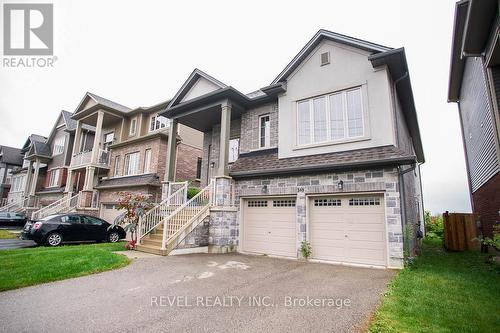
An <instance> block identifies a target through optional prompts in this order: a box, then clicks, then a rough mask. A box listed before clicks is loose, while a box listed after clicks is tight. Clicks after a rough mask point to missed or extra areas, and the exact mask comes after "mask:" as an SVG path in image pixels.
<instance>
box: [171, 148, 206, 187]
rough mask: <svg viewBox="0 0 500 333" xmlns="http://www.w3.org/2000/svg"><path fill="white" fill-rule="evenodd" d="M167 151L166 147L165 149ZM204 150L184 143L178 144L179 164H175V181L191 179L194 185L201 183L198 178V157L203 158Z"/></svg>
mask: <svg viewBox="0 0 500 333" xmlns="http://www.w3.org/2000/svg"><path fill="white" fill-rule="evenodd" d="M165 152H166V149H165ZM201 156H202V151H201V149H199V148H196V147H193V146H190V145H186V144H183V143H182V142H181V143H180V144H179V145H178V146H177V164H176V166H175V181H178V182H180V181H186V180H188V181H191V182H192V183H193V185H199V181H197V180H196V170H197V166H198V158H201Z"/></svg>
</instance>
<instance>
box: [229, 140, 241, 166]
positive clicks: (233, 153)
mask: <svg viewBox="0 0 500 333" xmlns="http://www.w3.org/2000/svg"><path fill="white" fill-rule="evenodd" d="M239 155H240V139H239V138H238V139H231V140H229V158H228V162H229V163H233V162H235V161H236V160H237V159H238V156H239Z"/></svg>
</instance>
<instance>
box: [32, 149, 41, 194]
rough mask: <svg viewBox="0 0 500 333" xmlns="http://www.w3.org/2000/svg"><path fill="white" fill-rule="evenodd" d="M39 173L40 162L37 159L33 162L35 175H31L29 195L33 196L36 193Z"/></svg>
mask: <svg viewBox="0 0 500 333" xmlns="http://www.w3.org/2000/svg"><path fill="white" fill-rule="evenodd" d="M39 173H40V160H39V159H38V158H37V159H36V160H35V173H34V174H33V179H32V180H31V189H30V195H32V196H34V195H35V192H36V183H37V182H38V174H39Z"/></svg>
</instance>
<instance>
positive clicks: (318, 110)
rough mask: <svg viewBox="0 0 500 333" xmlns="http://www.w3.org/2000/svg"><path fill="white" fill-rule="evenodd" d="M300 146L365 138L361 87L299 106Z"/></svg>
mask: <svg viewBox="0 0 500 333" xmlns="http://www.w3.org/2000/svg"><path fill="white" fill-rule="evenodd" d="M297 123H298V138H297V139H298V140H297V142H298V144H299V145H307V144H315V143H323V142H331V141H339V140H347V139H351V138H357V137H362V136H364V119H363V101H362V97H361V87H358V88H354V89H348V90H344V91H340V92H337V93H334V94H330V95H324V96H320V97H316V98H311V99H308V100H303V101H300V102H298V103H297Z"/></svg>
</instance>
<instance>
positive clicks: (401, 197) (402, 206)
mask: <svg viewBox="0 0 500 333" xmlns="http://www.w3.org/2000/svg"><path fill="white" fill-rule="evenodd" d="M416 166H417V164H416V163H414V164H412V166H411V168H408V169H406V170H402V169H401V165H398V180H399V182H398V183H399V209H400V212H401V226H402V227H403V230H402V233H401V237H402V239H403V257H404V248H405V244H406V243H405V228H406V200H405V198H406V194H405V187H404V177H403V175H404V174H405V173H408V172H410V171H413V170H415V168H416ZM408 255H409V253H408Z"/></svg>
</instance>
